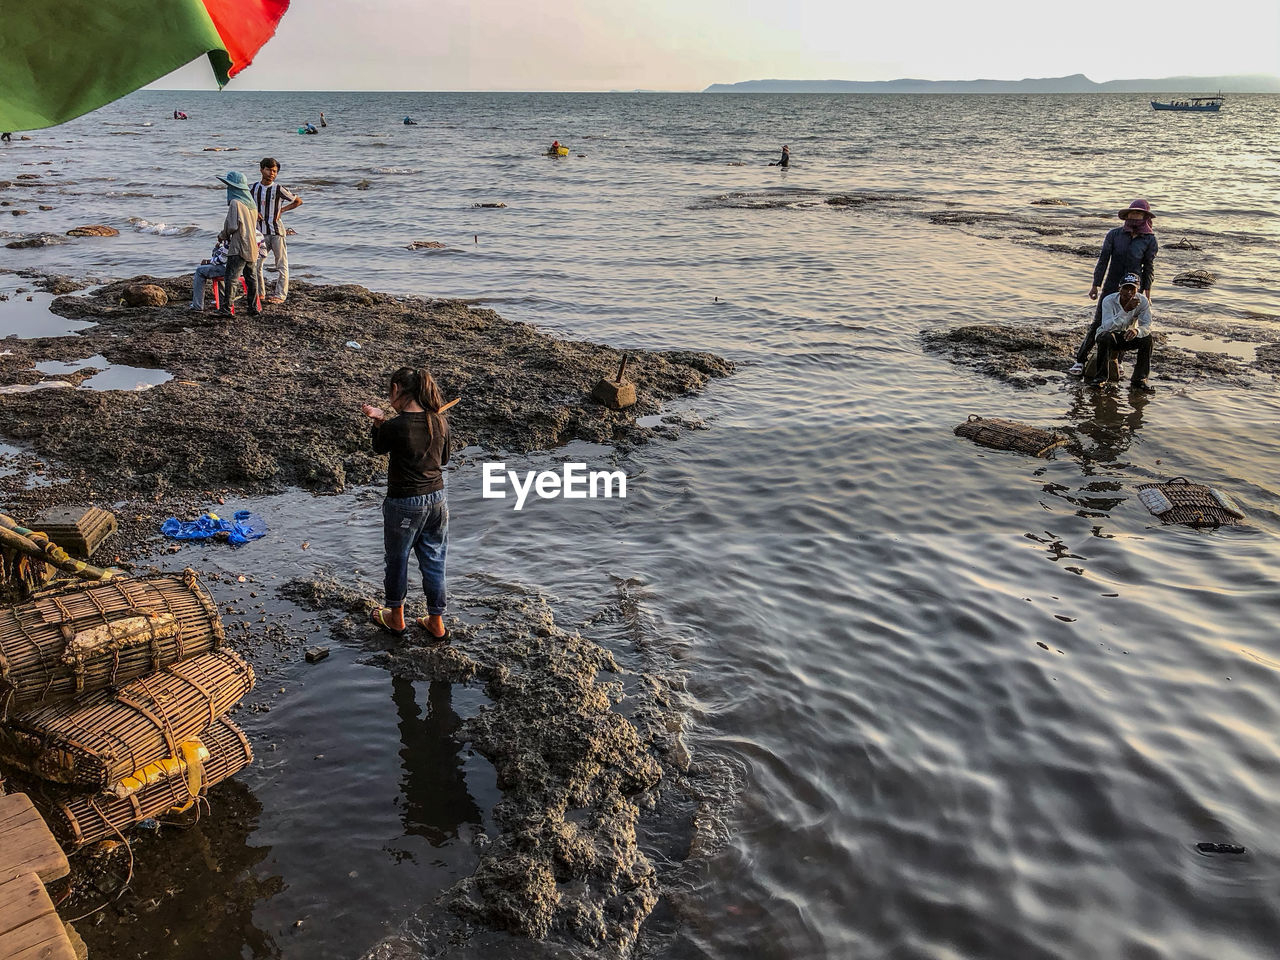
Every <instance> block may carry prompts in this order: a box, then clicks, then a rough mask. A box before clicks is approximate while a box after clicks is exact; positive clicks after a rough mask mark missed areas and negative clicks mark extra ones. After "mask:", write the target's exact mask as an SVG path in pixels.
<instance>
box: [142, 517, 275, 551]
mask: <svg viewBox="0 0 1280 960" xmlns="http://www.w3.org/2000/svg"><path fill="white" fill-rule="evenodd" d="M160 532H161V533H163V534H164V535H165V536H166V537H168V538H169V539H171V540H208V539H210V538H211V537H216V536H217V535H218V534H220V533H225V534H226V535H227V541H228V542H229V543H237V544H239V543H248V542H249V541H250V540H257V539H258V538H259V537H265V536H266V535H267V523H266V521H265V520H263V519H262V518H261V517H260V516H258V515H257V514H256V513H253V512H251V511H249V510H237V511H236V512H235V513H234V514H233V515H232V518H231V519H230V520H223V519H222V518H221V517H219V516H218V515H217V514H216V513H206V514H205V515H204V516H203V517H201V518H200V519H199V520H179V519H178V518H177V517H170V518H169V519H168V520H166V521H165V522H164V523H162V524H161V525H160Z"/></svg>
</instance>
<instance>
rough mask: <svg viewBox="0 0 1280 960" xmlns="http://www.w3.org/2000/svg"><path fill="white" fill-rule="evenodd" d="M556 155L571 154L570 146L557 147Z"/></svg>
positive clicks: (565, 155) (564, 155)
mask: <svg viewBox="0 0 1280 960" xmlns="http://www.w3.org/2000/svg"><path fill="white" fill-rule="evenodd" d="M556 155H557V156H561V157H567V156H568V155H569V148H568V147H557V148H556Z"/></svg>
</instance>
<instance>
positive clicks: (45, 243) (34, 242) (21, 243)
mask: <svg viewBox="0 0 1280 960" xmlns="http://www.w3.org/2000/svg"><path fill="white" fill-rule="evenodd" d="M66 242H67V241H66V240H64V239H62V237H58V236H54V235H53V234H51V233H40V234H37V235H36V236H34V237H23V238H22V239H21V240H11V241H9V242H8V243H6V244H5V246H6V247H8V248H9V249H10V250H27V249H30V248H32V247H56V246H57V245H58V244H60V243H66Z"/></svg>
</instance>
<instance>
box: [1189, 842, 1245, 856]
mask: <svg viewBox="0 0 1280 960" xmlns="http://www.w3.org/2000/svg"><path fill="white" fill-rule="evenodd" d="M1196 849H1197V850H1199V851H1200V852H1201V853H1226V854H1233V855H1235V856H1239V855H1240V854H1242V853H1245V852H1246V850H1245V848H1244V847H1242V846H1241V845H1240V844H1238V843H1210V842H1207V841H1202V842H1201V843H1197V844H1196Z"/></svg>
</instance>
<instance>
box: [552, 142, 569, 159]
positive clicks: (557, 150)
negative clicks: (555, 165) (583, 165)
mask: <svg viewBox="0 0 1280 960" xmlns="http://www.w3.org/2000/svg"><path fill="white" fill-rule="evenodd" d="M568 152H569V149H568V147H562V146H560V141H559V140H552V141H551V146H549V147H547V156H548V157H558V156H560V155H562V154H568Z"/></svg>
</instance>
